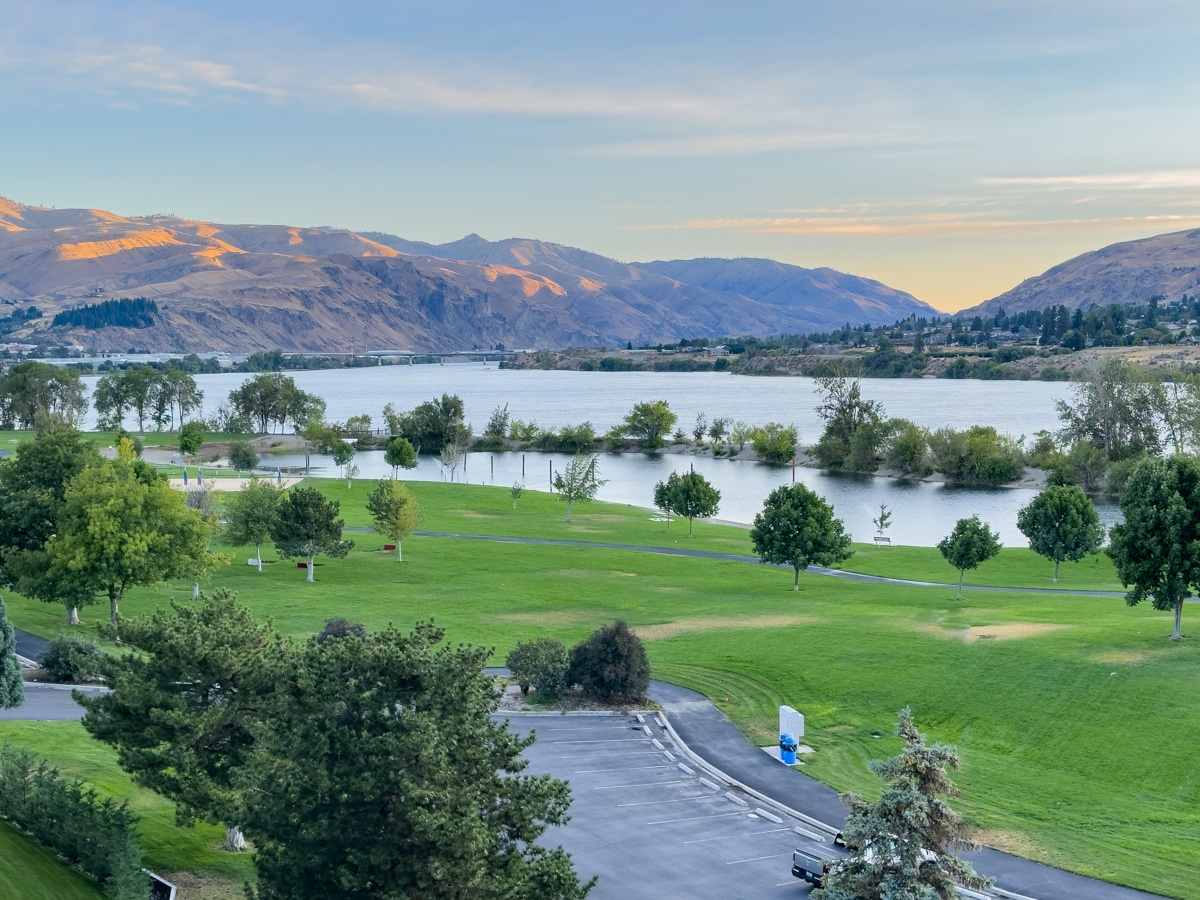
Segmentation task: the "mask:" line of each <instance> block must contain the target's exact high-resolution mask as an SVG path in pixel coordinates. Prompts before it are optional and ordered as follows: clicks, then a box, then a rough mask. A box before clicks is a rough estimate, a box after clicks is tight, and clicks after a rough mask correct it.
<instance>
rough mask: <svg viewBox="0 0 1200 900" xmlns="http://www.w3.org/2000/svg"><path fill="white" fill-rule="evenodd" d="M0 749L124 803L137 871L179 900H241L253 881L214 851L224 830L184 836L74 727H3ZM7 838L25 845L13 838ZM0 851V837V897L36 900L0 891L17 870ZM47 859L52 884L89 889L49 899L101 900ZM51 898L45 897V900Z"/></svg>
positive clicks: (237, 857)
mask: <svg viewBox="0 0 1200 900" xmlns="http://www.w3.org/2000/svg"><path fill="white" fill-rule="evenodd" d="M0 741H8V742H10V743H12V744H14V745H16V746H21V747H26V748H28V749H29V750H30V751H32V752H34V753H37V754H38V755H39V756H43V757H46V758H48V759H49V760H50V762H51V763H52V764H53V765H54V766H56V767H57V768H58V769H59V770H61V771H62V772H63V773H64V774H67V775H70V776H73V777H77V778H81V779H83V780H84V781H86V782H87V783H88V784H90V785H92V786H94V787H95V788H96V790H97V792H98V793H100V794H101V795H104V796H111V797H118V798H122V799H127V800H129V806H130V808H131V809H132V810H133V811H134V812H135V813H136V814H137V815H138V816H140V817H141V844H142V848H143V849H144V850H145V851H146V856H145V859H144V861H143V865H145V866H146V868H148V869H150V871H152V872H157V873H158V874H159V875H162V876H163V877H165V878H167V879H168V880H170V881H172V882H175V883H176V884H177V885H179V886H180V887H181V888H184V891H183V892H184V894H185V896H188V897H200V898H203V900H235V898H238V900H240V898H242V897H244V896H245V893H244V890H243V887H242V886H243V885H244V884H245V882H246V881H251V880H253V877H254V875H253V867H252V865H251V861H250V854H248V853H223V852H220V851H218V850H217V849H216V848H217V847H219V846H220V844H221V842H222V841H223V840H224V839H225V829H224V828H218V827H216V826H213V825H205V824H203V823H201V824H198V825H196V826H195V827H191V828H180V827H179V826H177V825H176V824H175V807H174V805H173V804H171V803H169V802H167V801H166V800H164V799H163V798H162V797H160V796H158V794H155V793H154V792H153V791H148V790H144V789H142V788H139V787H137V786H136V785H134V784H133V782H132V781H130V780H129V776H128V775H126V774H125V772H123V771H122V770H121V769H120V767H119V766H118V765H117V759H116V753H115V752H114V751H112V750H111V749H110V748H109V747H108V745H107V744H101V743H100V742H99V741H95V740H93V739H92V737H91V735H89V734H88V733H87V732H86V731H84V729H83V726H82V725H80V724H79V723H78V722H20V721H8V720H4V721H0ZM0 824H3V823H0ZM9 831H10V832H11V833H12V834H13V835H14V836H15V837H16V838H17V839H19V840H21V841H24V842H25V843H26V844H30V842H29V841H27V840H25V838H24V837H22V836H21V835H18V834H16V832H12V831H11V829H9ZM30 846H31V847H33V845H32V844H30ZM4 847H5V842H4V831H3V830H0V897H21V898H25V897H28V896H36V895H31V894H29V893H28V892H24V891H22V892H8V891H5V890H4V885H5V878H6V877H8V878H16V877H22V876H21V875H20V873H21V871H22V869H21V868H20V866H19V865H12V864H10V857H9V856H8V854H7V852H5V850H4ZM33 849H34V850H38V849H39V848H36V847H33ZM47 854H48V858H49V860H50V863H43V865H44V866H46V867H47V868H50V867H53V868H56V869H57V870H58V871H59V874H58V876H57V877H58V878H59V879H61V880H62V881H64V882H66V880H67V875H70V876H72V877H73V878H74V879H76V880H81V883H82V884H83V886H84V887H90V892H88V893H83V892H82V890H81V888H78V887H76V888H74V890H75V891H76V893H69V892H67V891H65V890H64V892H63V893H62V894H61V895H55V896H56V897H61V898H63V900H66V898H74V897H81V898H83V897H86V898H89V900H90V898H92V897H102V896H103V892H102V891H101V890H100V889H99V888H97V887H96V886H95V885H94V884H93V883H92V882H90V881H89V880H88V879H86V878H84V877H83V876H80V875H79V874H78V873H76V872H74V871H72V870H70V869H68V868H67V867H66V866H65V865H63V864H62V863H61V862H59V861H58V860H57V858H56V857H54V855H53V854H52V853H48V851H47ZM180 873H182V875H181V874H180ZM72 883H73V882H72ZM51 896H52V895H51V894H50V893H49V892H47V894H46V897H47V898H50V897H51Z"/></svg>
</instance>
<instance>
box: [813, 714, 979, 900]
mask: <svg viewBox="0 0 1200 900" xmlns="http://www.w3.org/2000/svg"><path fill="white" fill-rule="evenodd" d="M898 733H899V735H900V737H901V738H903V739H904V750H903V751H902V752H901V753H900V755H899V756H895V757H893V758H892V759H889V760H887V761H878V760H876V761H874V762H872V763H871V771H872V772H874V773H875V774H876V775H878V776H879V777H880V778H882V779H883V781H884V789H883V793H882V794H880V796H879V799H878V800H877V801H875V802H874V803H867V802H865V801H864V800H863V799H862V797H860V796H859V795H857V794H843V795H842V801H843V802H844V803H845V804H846V805H847V806H848V807H849V808H850V815H849V817H848V818H847V819H846V825H845V827H843V829H842V836H843V837H844V838H845V841H846V846H847V847H849V848H850V851H851V855H850V856H849V857H848V858H846V859H843V860H838V861H836V862H834V863H833V864H832V865H830V871H829V874H828V875H826V876H825V883H824V885H823V886H822V887H821V888H819V889H818V890H815V891H813V892H812V900H883V898H887V900H893V898H894V900H934V898H940V900H954V898H955V897H956V896H957V892H956V886H957V885H962V886H963V887H967V888H971V889H973V890H985V889H987V888H989V887H991V883H992V882H991V879H989V878H984V877H982V876H980V875H978V874H976V872H975V869H974V868H972V866H971V865H970V863H967V862H964V861H963V860H961V859H959V858H958V857H957V856H955V855H954V851H962V850H975V849H978V848H977V846H976V845H975V844H974V843H972V842H971V841H970V840H969V839H968V837H967V830H966V826H965V825H964V824H963V822H962V820H961V819H959V818H958V816H957V815H956V814H955V812H954V810H952V809H951V808H950V807H949V805H948V804H947V803H946V801H945V800H944V799H943V798H945V797H957V796H958V788H957V787H956V786H955V784H954V782H953V781H951V780H950V778H949V776H948V775H947V774H946V770H947V769H950V770H953V771H957V770H958V767H959V758H958V751H957V750H956V749H955V748H954V747H949V746H946V745H945V744H934V745H933V746H929V745H927V744H926V743H925V736H924V735H923V734H921V733H920V732H919V731H917V729H916V726H915V725H913V720H912V713H911V712H910V711H909V710H907V709H904V710H901V712H900V722H899V726H898Z"/></svg>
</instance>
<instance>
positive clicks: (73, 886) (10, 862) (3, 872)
mask: <svg viewBox="0 0 1200 900" xmlns="http://www.w3.org/2000/svg"><path fill="white" fill-rule="evenodd" d="M0 897H20V898H21V900H103V898H104V891H103V889H101V887H100V885H98V884H97V883H96V882H94V881H92V879H90V878H88V877H87V876H86V875H84V874H83V873H81V872H77V871H76V870H75V869H72V868H71V867H70V866H68V865H67V864H66V863H64V862H63V861H62V860H61V859H59V858H58V857H57V856H55V855H54V851H53V850H51V849H50V848H49V847H42V846H40V845H38V844H35V843H34V842H33V841H32V840H30V839H29V838H27V837H26V836H25V835H23V834H21V832H19V831H17V829H16V828H14V827H13V826H12V825H10V824H9V823H8V822H4V821H0Z"/></svg>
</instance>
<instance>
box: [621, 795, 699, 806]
mask: <svg viewBox="0 0 1200 900" xmlns="http://www.w3.org/2000/svg"><path fill="white" fill-rule="evenodd" d="M711 799H712V794H707V795H706V794H699V795H697V796H695V797H675V798H673V799H671V800H639V801H637V802H636V803H618V804H617V808H618V809H620V808H621V807H622V806H654V805H656V804H659V803H692V802H694V801H696V800H711Z"/></svg>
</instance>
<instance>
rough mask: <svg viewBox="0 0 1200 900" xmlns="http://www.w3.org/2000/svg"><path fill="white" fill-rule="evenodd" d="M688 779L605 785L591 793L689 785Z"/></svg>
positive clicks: (689, 780)
mask: <svg viewBox="0 0 1200 900" xmlns="http://www.w3.org/2000/svg"><path fill="white" fill-rule="evenodd" d="M691 783H692V780H691V779H690V778H681V779H679V780H677V781H642V782H638V783H637V784H607V785H605V786H604V787H596V788H592V790H593V791H615V790H618V789H620V788H635V787H665V786H666V785H669V784H691Z"/></svg>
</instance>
